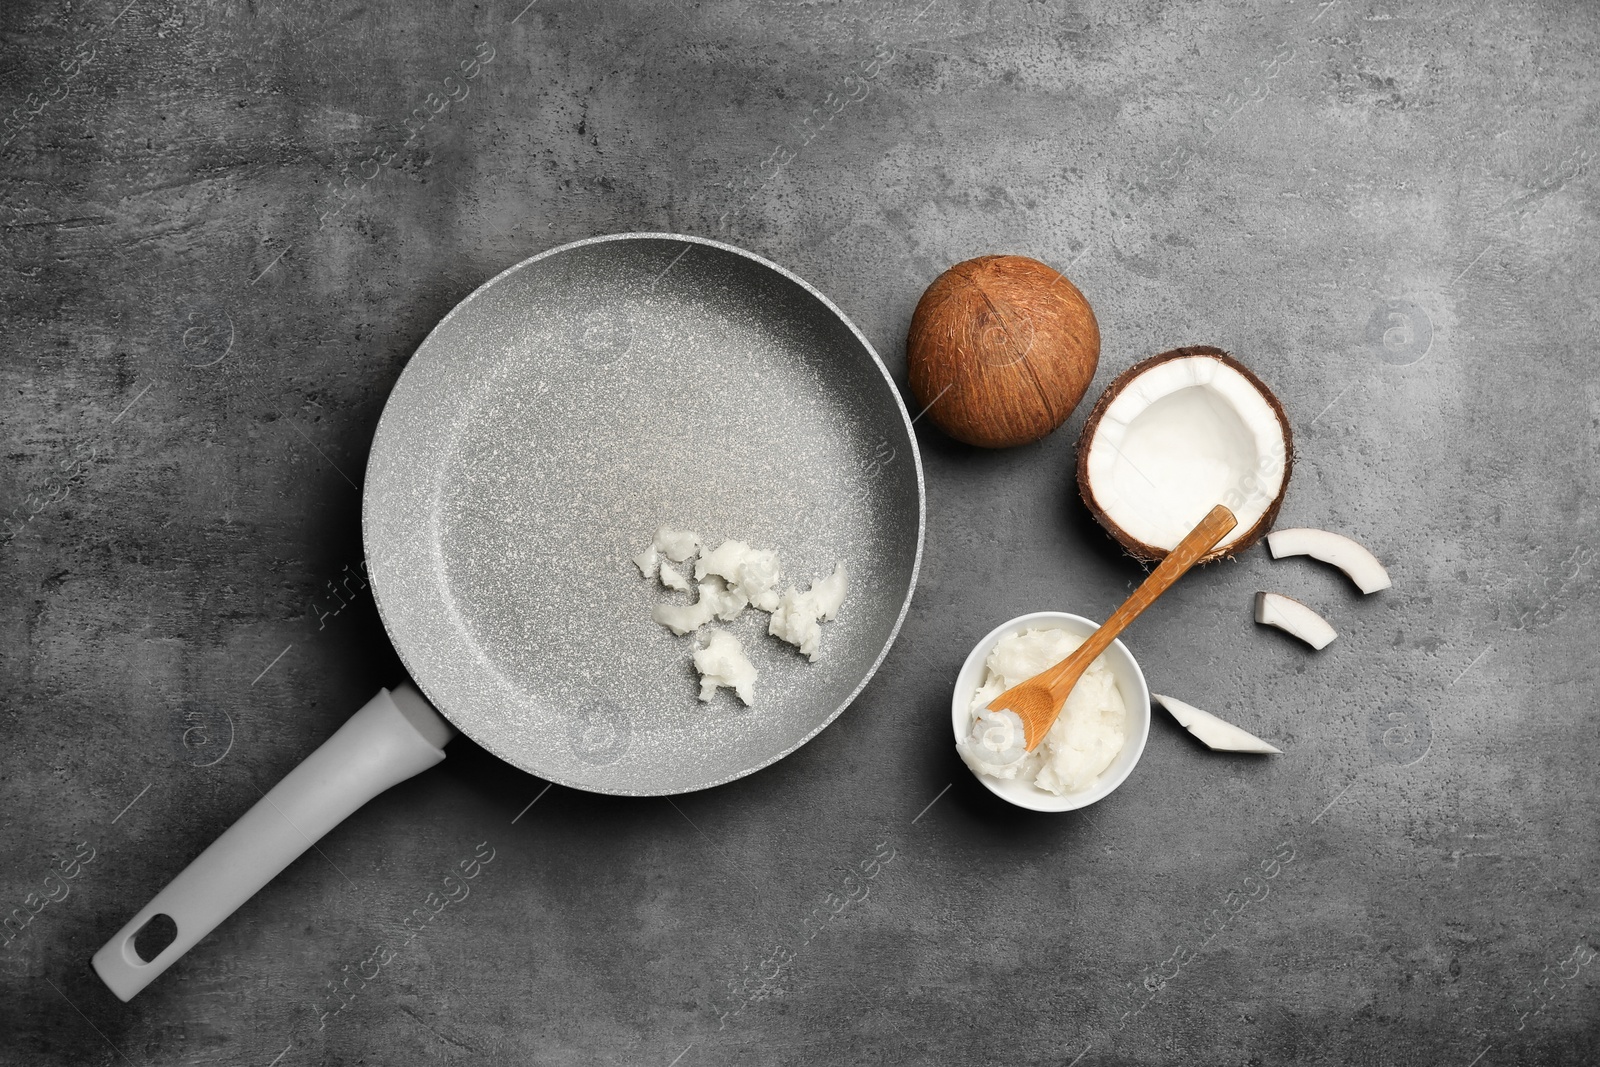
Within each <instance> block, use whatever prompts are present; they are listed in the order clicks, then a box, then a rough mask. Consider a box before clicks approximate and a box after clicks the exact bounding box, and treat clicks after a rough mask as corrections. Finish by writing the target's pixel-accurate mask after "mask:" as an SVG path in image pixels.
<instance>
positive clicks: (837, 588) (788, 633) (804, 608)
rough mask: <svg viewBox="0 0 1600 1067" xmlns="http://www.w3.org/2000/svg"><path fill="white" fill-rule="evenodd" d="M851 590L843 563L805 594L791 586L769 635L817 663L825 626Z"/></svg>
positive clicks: (779, 602)
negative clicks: (791, 646)
mask: <svg viewBox="0 0 1600 1067" xmlns="http://www.w3.org/2000/svg"><path fill="white" fill-rule="evenodd" d="M849 589H850V575H849V572H848V571H846V570H845V568H844V564H843V563H840V564H836V565H835V566H834V568H833V573H832V574H830V575H829V576H828V577H826V578H823V579H822V580H821V581H816V582H812V583H811V588H810V589H807V590H806V591H805V592H804V593H802V592H800V591H799V590H797V589H795V587H794V586H792V585H791V586H790V587H789V588H788V589H787V590H786V591H785V592H784V594H783V596H782V597H781V598H780V599H779V601H778V606H777V608H776V610H774V611H773V613H772V620H771V622H769V623H768V624H767V633H769V634H771V635H772V636H773V637H776V638H778V639H779V640H781V641H787V642H789V643H790V644H791V645H794V646H795V647H796V648H798V649H799V650H800V652H801V654H802V655H804V656H805V657H806V658H807V659H809V660H811V661H812V662H813V663H815V662H816V659H817V649H818V648H819V647H820V646H821V643H822V623H824V622H828V621H831V620H832V619H833V617H834V616H835V615H837V614H838V613H839V605H841V604H843V603H844V595H845V593H846V592H848V591H849Z"/></svg>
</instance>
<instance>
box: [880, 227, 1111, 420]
mask: <svg viewBox="0 0 1600 1067" xmlns="http://www.w3.org/2000/svg"><path fill="white" fill-rule="evenodd" d="M906 357H907V363H908V370H909V372H910V379H911V391H912V393H914V394H915V395H916V398H917V402H918V404H919V405H920V406H921V407H923V408H925V409H926V410H927V413H928V418H930V419H932V420H933V421H934V422H935V423H936V424H937V425H938V426H939V427H940V429H942V430H944V432H945V433H948V434H949V435H950V436H951V437H954V438H955V439H956V440H958V441H964V442H966V443H967V444H969V445H977V446H979V447H981V448H1009V447H1010V446H1012V445H1025V444H1027V443H1029V442H1030V441H1037V440H1039V438H1041V437H1043V436H1044V435H1045V434H1048V433H1049V432H1050V431H1051V430H1054V429H1055V428H1056V427H1057V426H1060V425H1061V424H1062V423H1063V422H1065V421H1066V419H1067V416H1068V415H1071V414H1072V409H1073V408H1075V407H1077V406H1078V401H1080V400H1082V399H1083V393H1084V390H1086V389H1088V388H1089V383H1090V381H1092V380H1093V379H1094V371H1095V367H1096V366H1098V365H1099V362H1100V326H1099V324H1098V323H1097V322H1095V318H1094V312H1093V311H1092V310H1091V309H1090V307H1089V302H1088V301H1087V300H1085V299H1084V298H1083V294H1082V293H1080V292H1079V291H1078V287H1077V286H1075V285H1073V284H1072V283H1071V282H1070V281H1068V280H1067V279H1066V277H1065V276H1063V275H1062V274H1061V273H1060V272H1059V271H1057V270H1055V269H1054V268H1052V267H1049V266H1046V265H1045V264H1043V263H1040V262H1039V261H1038V260H1036V259H1029V258H1028V257H1026V256H980V257H978V258H977V259H969V260H967V261H966V262H964V263H957V264H956V265H955V266H953V267H951V268H950V269H949V270H947V271H945V272H944V273H943V274H941V275H939V277H937V278H935V279H934V281H933V284H932V285H930V286H928V289H927V291H926V292H924V293H923V294H922V299H921V300H919V301H918V302H917V310H916V312H915V313H914V314H913V315H912V316H911V332H910V334H909V335H908V336H907V337H906Z"/></svg>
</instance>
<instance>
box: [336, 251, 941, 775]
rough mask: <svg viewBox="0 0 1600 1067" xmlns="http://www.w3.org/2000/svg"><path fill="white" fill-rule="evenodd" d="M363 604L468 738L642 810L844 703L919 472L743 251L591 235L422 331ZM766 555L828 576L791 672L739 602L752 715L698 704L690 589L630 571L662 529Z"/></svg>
mask: <svg viewBox="0 0 1600 1067" xmlns="http://www.w3.org/2000/svg"><path fill="white" fill-rule="evenodd" d="M363 522H364V538H365V542H366V551H367V559H368V569H369V573H370V575H371V581H372V587H373V591H374V594H375V596H376V598H377V601H378V605H379V609H380V612H381V614H382V615H383V618H384V621H385V624H386V626H387V627H388V630H389V633H390V636H391V638H392V639H393V640H394V642H395V646H396V648H397V650H398V651H399V653H400V656H401V658H402V659H403V661H404V662H405V664H406V666H407V668H408V669H409V670H410V672H411V674H412V677H413V678H414V679H415V680H416V682H417V683H418V685H419V686H421V687H422V689H423V691H424V692H426V693H427V694H428V696H429V697H430V699H432V700H433V702H434V703H435V705H436V706H437V707H438V708H439V710H440V711H441V712H443V713H444V714H445V715H446V716H447V717H448V718H450V719H451V721H452V722H454V723H455V724H456V725H457V726H459V727H460V728H461V729H462V731H463V732H465V733H466V734H467V735H468V736H469V737H471V738H473V740H475V741H477V742H478V743H479V744H481V745H483V746H484V747H485V748H487V749H489V750H490V751H492V752H494V753H495V754H497V755H499V756H500V757H502V758H503V759H506V760H507V761H509V762H511V763H513V764H515V765H516V766H518V767H521V768H522V769H524V770H526V771H529V772H531V773H533V774H536V775H539V776H541V777H544V778H548V779H551V780H553V781H557V782H560V783H563V784H566V785H570V786H574V787H577V788H582V789H588V790H594V791H598V792H607V793H622V794H635V795H658V794H666V793H678V792H685V791H688V790H693V789H700V788H704V787H706V786H710V785H715V784H718V783H720V782H725V781H728V780H730V779H733V778H737V777H739V776H740V775H743V774H748V773H750V772H751V771H753V770H756V769H758V768H760V767H762V766H765V765H766V764H768V763H771V762H772V761H774V760H776V759H778V758H779V757H781V756H783V755H784V754H786V753H788V752H790V751H792V750H793V749H794V748H796V747H798V746H799V745H800V744H802V743H804V742H805V741H806V740H808V739H809V738H810V737H812V736H813V735H814V734H816V733H817V732H818V731H819V730H821V729H822V728H823V727H824V726H826V725H827V724H828V723H829V722H831V721H832V720H833V718H834V717H836V716H837V715H838V714H839V712H841V711H842V710H843V709H844V707H845V705H847V704H848V703H849V701H850V700H851V699H852V698H853V696H854V695H855V693H856V692H857V691H858V690H859V689H860V687H861V686H862V685H863V684H865V681H866V679H867V678H869V677H870V676H871V674H872V672H873V670H874V669H875V668H876V665H877V663H878V661H879V660H880V659H881V658H882V656H883V654H884V653H885V652H886V651H887V649H888V646H889V644H890V643H891V642H892V641H893V638H894V635H895V632H896V631H897V629H898V627H899V622H900V619H901V618H902V616H903V614H904V611H905V608H906V605H907V603H908V602H909V598H910V595H911V590H912V587H913V586H914V584H915V581H916V571H917V566H918V562H919V559H920V553H921V543H922V481H921V470H920V466H919V461H918V458H917V454H916V445H915V441H914V438H913V437H912V435H911V429H910V423H909V420H908V418H907V416H906V412H905V408H904V406H903V405H902V404H901V402H900V399H899V396H898V394H897V392H896V391H895V389H894V387H893V385H892V384H891V383H890V381H889V379H888V376H887V374H886V373H885V371H884V369H883V366H882V364H881V363H880V362H879V361H878V359H877V356H876V354H875V353H874V352H873V351H872V349H871V347H870V346H869V345H868V344H867V343H866V341H865V340H864V339H863V338H862V337H861V336H860V334H859V333H857V332H856V331H855V330H854V328H853V327H852V326H851V325H850V324H849V323H848V321H846V320H845V319H844V318H843V316H842V315H841V314H840V313H839V312H838V311H837V310H836V309H834V308H833V307H832V305H831V304H829V303H828V302H827V301H826V300H825V299H824V298H822V297H821V296H820V295H819V294H817V293H816V292H815V291H814V290H812V289H810V288H809V287H808V286H806V285H805V284H804V283H803V282H801V281H799V280H798V279H797V278H794V277H793V276H792V275H789V274H787V272H784V271H782V270H781V269H779V268H777V267H775V266H774V265H772V264H769V263H767V262H766V261H764V260H760V259H758V258H756V257H754V256H752V255H750V254H748V253H744V252H741V251H739V250H737V249H733V248H730V247H728V246H725V245H720V244H716V243H712V242H706V241H703V240H698V239H691V238H678V237H674V236H671V235H640V236H634V235H630V236H627V237H621V238H609V239H597V240H594V241H588V242H580V243H579V244H577V245H569V246H566V247H564V248H561V249H557V250H555V251H554V252H552V253H546V254H545V255H544V256H539V257H535V258H534V259H532V260H529V261H527V262H524V263H522V264H520V265H518V266H517V267H514V268H512V269H511V270H509V271H507V272H505V273H504V274H502V275H500V276H499V277H498V278H496V279H495V280H494V281H492V282H491V283H489V284H488V285H486V286H484V287H483V288H481V289H479V290H478V291H477V292H476V293H474V294H473V295H472V296H471V297H469V298H468V299H467V300H466V301H464V302H463V303H462V304H461V305H460V306H458V307H457V308H456V310H455V311H453V312H452V313H451V314H450V315H449V316H448V317H447V318H446V319H445V320H444V321H443V322H441V323H440V324H439V326H438V327H436V328H435V330H434V331H433V332H432V333H431V334H430V335H429V336H428V338H427V339H426V340H425V341H424V342H423V344H422V346H421V347H420V348H419V349H418V351H417V353H416V355H415V356H414V357H413V358H412V360H411V362H410V363H409V364H408V365H407V367H406V369H405V372H404V373H403V374H402V375H401V377H400V380H399V382H398V383H397V384H396V386H395V388H394V391H393V393H392V394H391V396H390V399H389V401H388V405H387V406H386V408H385V409H384V414H383V418H382V420H381V422H380V425H379V428H378V433H377V436H376V439H375V441H374V444H373V451H372V456H371V459H370V460H369V463H368V470H367V483H366V491H365V501H364V519H363ZM662 524H667V525H671V526H675V527H678V528H682V529H689V530H694V531H697V532H698V533H699V534H700V535H701V536H702V537H703V538H704V539H705V540H706V542H707V543H708V545H709V546H715V545H716V544H718V543H720V542H721V541H722V540H723V539H726V538H736V539H739V540H743V541H748V542H749V543H751V544H752V545H755V546H757V547H761V548H770V549H773V550H775V551H776V552H777V553H778V556H779V559H780V561H781V563H782V566H783V571H784V584H785V585H787V584H790V583H793V584H796V585H798V586H800V587H801V588H804V587H805V585H806V583H808V582H810V581H811V580H812V579H813V578H821V577H824V576H826V575H827V574H829V573H831V572H832V570H833V567H834V564H835V563H836V562H843V563H844V564H845V565H846V567H847V568H848V569H849V572H850V592H849V595H848V597H847V598H846V600H845V603H844V606H843V608H842V609H841V611H840V613H839V617H838V618H837V619H836V620H835V621H833V622H829V623H825V624H824V625H823V637H822V648H821V653H820V655H819V656H818V658H817V661H816V662H815V663H811V662H808V661H807V660H806V659H805V658H804V657H803V656H801V655H800V654H799V653H798V651H797V650H796V649H795V648H794V647H793V646H791V645H788V644H785V643H783V642H780V641H779V640H778V639H777V638H775V637H770V636H768V635H767V633H766V628H767V622H768V615H767V614H766V613H765V612H762V611H759V610H757V609H755V608H753V607H752V608H748V609H746V611H745V613H744V614H743V615H742V616H741V617H740V618H738V619H736V620H734V621H732V622H719V621H713V622H712V623H711V624H709V625H708V626H707V627H706V628H705V629H703V630H702V631H701V633H702V634H705V633H707V632H708V631H709V629H710V628H711V627H712V626H715V627H720V628H722V629H726V630H728V631H730V632H732V633H733V634H735V635H736V636H737V637H738V639H739V641H740V643H741V644H742V645H743V647H744V650H745V653H746V655H747V656H748V657H749V658H750V660H751V662H752V663H754V664H755V666H756V668H757V669H758V670H759V672H760V677H759V679H758V681H757V683H756V698H755V703H754V706H752V707H748V708H747V707H745V706H743V705H742V704H741V703H740V702H739V700H738V698H737V697H736V696H734V694H733V693H732V692H731V691H730V690H726V689H723V690H718V691H717V693H716V695H715V697H714V698H713V699H712V700H711V701H709V702H706V703H702V702H700V701H699V700H698V699H697V693H698V681H697V675H696V673H695V671H694V668H693V665H692V659H691V654H692V651H693V649H694V648H695V639H694V637H693V636H688V637H677V636H675V635H673V634H672V633H670V632H669V631H667V630H666V629H664V628H663V627H661V626H659V625H657V624H656V623H655V622H653V621H652V620H651V617H650V612H651V608H652V607H653V606H654V605H655V604H656V603H658V602H663V601H670V602H676V603H688V602H689V601H691V600H692V599H693V594H686V593H674V592H669V591H667V590H665V589H663V588H662V587H661V586H660V584H659V583H658V582H656V581H655V580H653V579H651V580H646V579H645V578H643V577H641V575H640V573H639V571H638V570H637V568H636V567H635V566H634V564H633V563H632V562H631V557H632V556H633V555H634V554H635V553H637V552H638V551H640V550H641V549H642V548H644V547H645V546H646V545H647V544H649V542H650V540H651V538H652V537H653V535H654V533H655V530H656V528H657V527H658V526H660V525H662Z"/></svg>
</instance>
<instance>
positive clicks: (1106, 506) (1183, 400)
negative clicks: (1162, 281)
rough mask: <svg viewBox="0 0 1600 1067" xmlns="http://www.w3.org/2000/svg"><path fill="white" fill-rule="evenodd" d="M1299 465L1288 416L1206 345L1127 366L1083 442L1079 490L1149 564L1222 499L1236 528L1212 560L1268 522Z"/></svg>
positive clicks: (1250, 377)
mask: <svg viewBox="0 0 1600 1067" xmlns="http://www.w3.org/2000/svg"><path fill="white" fill-rule="evenodd" d="M1293 466H1294V438H1293V435H1292V434H1291V433H1290V431H1289V417H1288V416H1287V415H1286V414H1285V413H1284V410H1283V405H1282V404H1281V403H1279V402H1278V398H1277V397H1275V396H1273V395H1272V390H1270V389H1268V388H1267V387H1266V385H1265V384H1264V383H1263V382H1262V381H1261V379H1260V378H1257V377H1256V376H1255V375H1254V374H1252V373H1250V371H1249V369H1248V368H1246V367H1245V366H1244V364H1242V363H1240V362H1239V361H1238V360H1236V359H1234V358H1233V357H1232V356H1230V355H1228V354H1227V353H1226V352H1224V351H1222V349H1220V348H1212V347H1210V346H1209V345H1195V346H1192V347H1189V348H1177V349H1173V350H1172V351H1171V352H1163V353H1162V354H1161V355H1159V356H1152V357H1151V358H1150V359H1147V360H1145V361H1144V362H1142V363H1137V364H1135V365H1133V366H1132V367H1129V368H1128V369H1127V370H1125V371H1123V372H1122V374H1120V375H1119V376H1118V377H1117V379H1116V380H1115V381H1113V382H1112V383H1111V385H1110V386H1109V387H1107V389H1106V391H1105V393H1104V394H1102V395H1101V397H1100V399H1099V401H1098V402H1097V403H1096V404H1095V406H1094V410H1093V411H1092V412H1090V413H1089V421H1088V422H1087V423H1085V424H1084V427H1083V436H1082V437H1080V438H1079V440H1078V492H1079V493H1080V494H1082V496H1083V502H1084V503H1085V504H1086V505H1088V508H1089V512H1090V513H1091V514H1092V515H1094V517H1095V519H1096V521H1098V522H1099V523H1100V525H1102V526H1104V527H1105V528H1106V531H1107V532H1108V533H1110V534H1111V536H1112V537H1114V538H1116V539H1117V540H1118V541H1119V542H1121V544H1122V546H1123V547H1124V548H1126V549H1127V550H1128V551H1129V552H1131V553H1132V554H1133V555H1135V556H1137V557H1139V558H1140V559H1143V560H1147V561H1150V562H1154V561H1156V560H1160V559H1162V558H1163V557H1165V556H1166V554H1167V553H1168V552H1170V551H1171V550H1172V549H1173V548H1174V547H1175V546H1176V545H1177V543H1178V542H1179V541H1181V540H1183V537H1184V535H1185V534H1187V533H1188V532H1189V531H1190V530H1192V529H1194V526H1195V524H1196V523H1198V522H1199V521H1200V520H1201V519H1203V518H1204V517H1205V515H1206V513H1207V512H1208V511H1210V510H1211V509H1212V508H1214V507H1216V506H1217V505H1218V504H1226V505H1227V506H1228V507H1229V508H1231V509H1232V510H1233V513H1234V515H1235V516H1236V517H1237V518H1238V520H1239V525H1238V526H1236V527H1235V528H1234V531H1233V533H1232V534H1230V535H1229V536H1228V537H1227V538H1225V539H1224V540H1223V541H1221V542H1220V543H1219V544H1218V545H1217V547H1216V548H1214V549H1212V550H1211V551H1210V552H1209V553H1208V554H1206V555H1205V556H1204V557H1202V562H1204V561H1205V560H1212V559H1217V558H1218V557H1221V556H1231V555H1233V554H1234V553H1236V552H1239V551H1242V550H1243V549H1246V548H1249V547H1250V546H1251V545H1253V544H1255V543H1256V542H1257V541H1259V540H1260V539H1261V537H1262V535H1263V534H1265V533H1266V532H1267V531H1268V530H1269V529H1271V528H1272V522H1273V520H1274V519H1275V518H1277V515H1278V508H1279V507H1280V506H1281V505H1282V503H1283V494H1284V490H1285V489H1286V488H1287V487H1288V484H1289V472H1290V470H1291V469H1292V468H1293Z"/></svg>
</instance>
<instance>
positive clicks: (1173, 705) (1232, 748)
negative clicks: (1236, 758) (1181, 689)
mask: <svg viewBox="0 0 1600 1067" xmlns="http://www.w3.org/2000/svg"><path fill="white" fill-rule="evenodd" d="M1151 696H1153V697H1155V699H1156V702H1157V703H1159V704H1160V705H1161V706H1162V707H1164V708H1166V709H1167V711H1168V712H1169V713H1171V715H1172V717H1173V718H1174V719H1177V720H1178V725H1180V726H1182V727H1183V728H1184V729H1185V730H1188V731H1189V732H1190V733H1191V734H1193V735H1194V736H1195V737H1197V738H1199V739H1200V740H1201V741H1202V742H1204V743H1205V746H1206V747H1207V748H1209V749H1211V750H1213V751H1215V752H1261V753H1279V754H1280V755H1281V754H1282V749H1278V748H1274V747H1273V746H1272V745H1270V744H1268V743H1267V742H1265V741H1263V740H1261V738H1259V737H1257V736H1256V735H1255V734H1253V733H1251V732H1250V731H1249V730H1246V729H1243V728H1242V727H1238V726H1235V725H1233V723H1231V722H1228V721H1227V720H1226V719H1219V718H1218V717H1217V716H1215V715H1213V714H1211V713H1210V712H1209V711H1201V710H1200V709H1199V708H1197V707H1195V706H1194V705H1193V704H1185V703H1184V702H1183V701H1181V700H1175V699H1173V698H1172V697H1167V696H1162V695H1161V694H1160V693H1152V694H1151Z"/></svg>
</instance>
